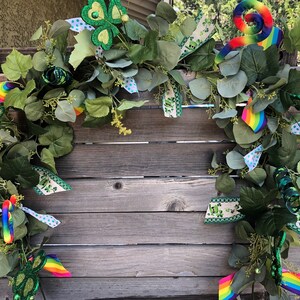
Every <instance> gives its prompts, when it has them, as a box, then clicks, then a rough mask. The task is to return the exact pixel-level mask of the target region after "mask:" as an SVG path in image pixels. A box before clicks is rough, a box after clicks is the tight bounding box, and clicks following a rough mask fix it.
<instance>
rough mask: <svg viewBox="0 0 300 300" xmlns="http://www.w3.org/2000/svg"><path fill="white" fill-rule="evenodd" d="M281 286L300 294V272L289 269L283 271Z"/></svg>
mask: <svg viewBox="0 0 300 300" xmlns="http://www.w3.org/2000/svg"><path fill="white" fill-rule="evenodd" d="M280 286H281V287H282V288H283V289H285V290H287V291H289V292H291V293H293V294H295V295H299V296H300V273H299V274H296V273H292V272H289V271H288V270H283V271H282V280H281V284H280Z"/></svg>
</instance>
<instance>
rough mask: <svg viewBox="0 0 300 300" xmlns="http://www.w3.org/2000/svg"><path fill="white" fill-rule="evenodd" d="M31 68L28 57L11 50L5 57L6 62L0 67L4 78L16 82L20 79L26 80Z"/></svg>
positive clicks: (30, 61) (29, 57)
mask: <svg viewBox="0 0 300 300" xmlns="http://www.w3.org/2000/svg"><path fill="white" fill-rule="evenodd" d="M32 67H33V65H32V60H31V56H30V55H23V54H22V53H20V52H19V51H18V50H16V49H13V50H12V52H11V53H10V54H9V55H8V56H7V57H6V61H5V63H4V64H2V65H1V68H2V70H3V73H4V75H5V77H6V78H7V79H9V80H12V81H16V80H19V79H20V78H21V77H22V78H26V75H27V73H28V71H29V70H30V69H31V68H32Z"/></svg>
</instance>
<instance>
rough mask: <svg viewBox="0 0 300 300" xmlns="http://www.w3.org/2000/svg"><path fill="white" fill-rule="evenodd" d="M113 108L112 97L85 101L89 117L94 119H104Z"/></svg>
mask: <svg viewBox="0 0 300 300" xmlns="http://www.w3.org/2000/svg"><path fill="white" fill-rule="evenodd" d="M111 107H112V98H111V97H100V98H96V99H88V100H86V101H85V108H86V110H87V112H88V113H89V115H90V116H91V117H94V118H102V117H105V116H107V115H108V114H109V113H110V109H111Z"/></svg>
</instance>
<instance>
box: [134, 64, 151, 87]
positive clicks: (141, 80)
mask: <svg viewBox="0 0 300 300" xmlns="http://www.w3.org/2000/svg"><path fill="white" fill-rule="evenodd" d="M152 78H153V76H152V73H151V72H150V71H149V70H148V69H145V68H141V69H139V72H138V74H137V75H136V76H135V82H136V84H137V87H138V90H139V91H142V92H143V91H146V90H148V89H149V88H150V87H151V84H152Z"/></svg>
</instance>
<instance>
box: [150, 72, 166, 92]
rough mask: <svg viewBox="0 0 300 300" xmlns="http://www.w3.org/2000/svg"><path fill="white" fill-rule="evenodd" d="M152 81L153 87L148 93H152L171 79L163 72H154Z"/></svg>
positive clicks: (151, 86)
mask: <svg viewBox="0 0 300 300" xmlns="http://www.w3.org/2000/svg"><path fill="white" fill-rule="evenodd" d="M152 75H153V77H152V81H151V85H150V86H149V88H148V91H152V90H153V89H154V88H155V87H157V86H159V85H161V84H163V83H165V82H167V81H168V80H169V77H168V76H167V75H166V74H164V73H163V72H161V71H156V72H154V73H153V74H152Z"/></svg>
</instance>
